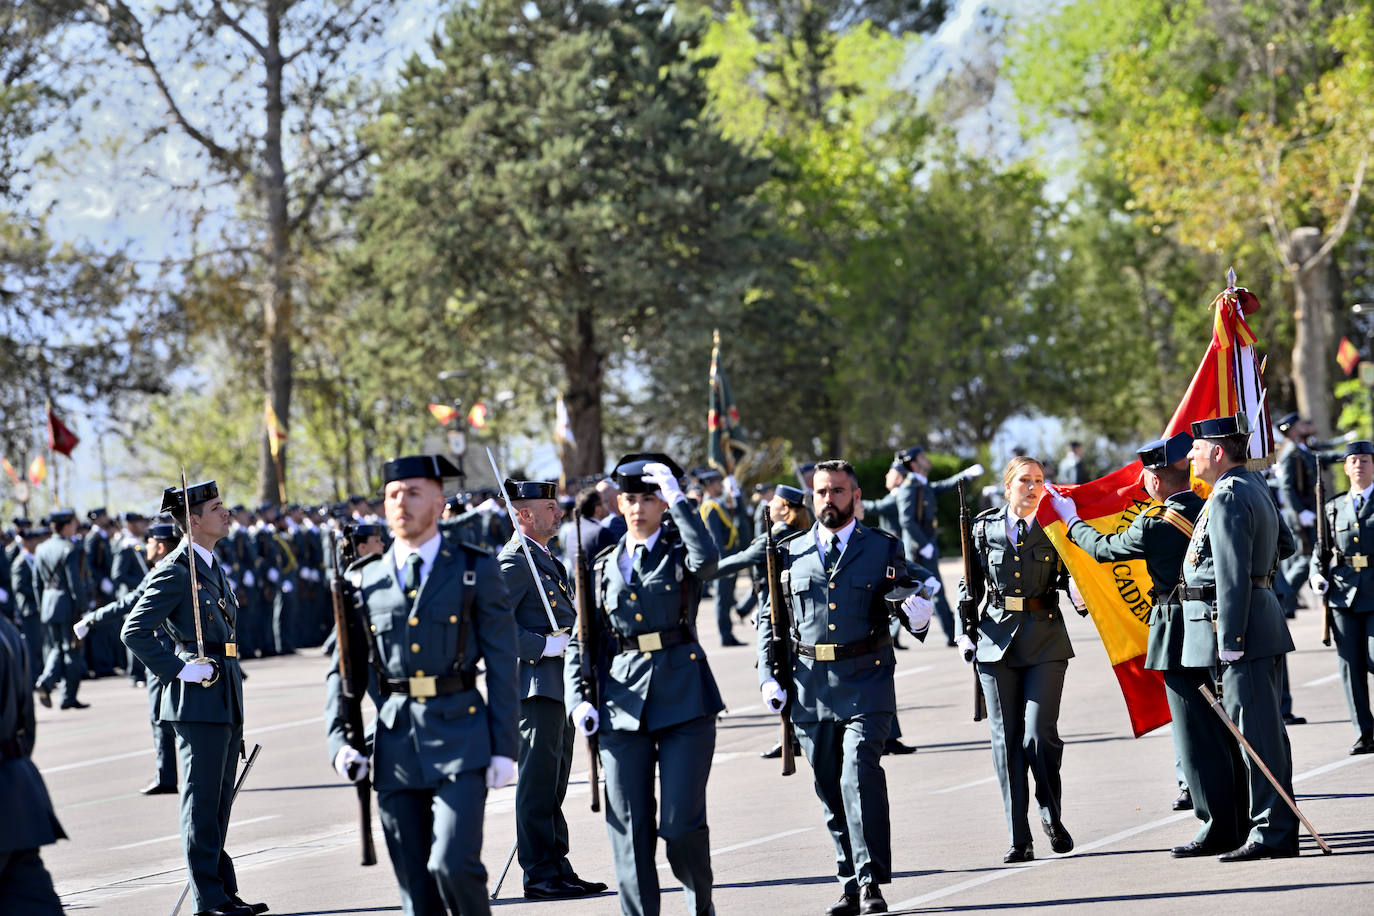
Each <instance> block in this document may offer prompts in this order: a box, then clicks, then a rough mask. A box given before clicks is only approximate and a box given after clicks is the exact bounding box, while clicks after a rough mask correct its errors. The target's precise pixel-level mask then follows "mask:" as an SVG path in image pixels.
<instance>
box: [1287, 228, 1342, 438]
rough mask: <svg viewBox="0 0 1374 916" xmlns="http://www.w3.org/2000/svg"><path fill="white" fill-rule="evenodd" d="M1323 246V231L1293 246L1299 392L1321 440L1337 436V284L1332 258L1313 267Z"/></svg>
mask: <svg viewBox="0 0 1374 916" xmlns="http://www.w3.org/2000/svg"><path fill="white" fill-rule="evenodd" d="M1321 245H1322V233H1321V230H1320V229H1316V228H1314V227H1312V226H1303V227H1301V228H1298V229H1294V230H1293V233H1292V235H1291V237H1290V242H1289V246H1288V252H1287V254H1288V264H1289V270H1290V271H1291V273H1292V277H1293V297H1294V311H1293V324H1294V329H1295V334H1294V339H1293V386H1294V389H1295V391H1296V393H1297V400H1298V413H1299V414H1301V415H1302V416H1303V417H1304V418H1306V419H1308V420H1310V421H1312V425H1313V426H1315V427H1316V430H1317V435H1318V436H1319V437H1322V438H1326V437H1329V436H1330V435H1331V382H1330V377H1329V375H1330V371H1329V370H1330V366H1329V365H1328V363H1329V359H1330V353H1331V333H1332V317H1331V316H1332V311H1333V306H1334V302H1333V296H1334V291H1333V284H1332V282H1331V279H1332V278H1331V257H1330V255H1329V254H1324V255H1322V256H1321V258H1320V259H1318V260H1316V261H1313V260H1312V258H1313V256H1314V255H1316V253H1317V251H1318V249H1320V248H1321Z"/></svg>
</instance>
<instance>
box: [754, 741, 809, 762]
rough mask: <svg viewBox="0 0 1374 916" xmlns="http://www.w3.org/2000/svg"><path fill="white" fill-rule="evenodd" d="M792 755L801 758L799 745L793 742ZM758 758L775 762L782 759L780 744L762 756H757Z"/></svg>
mask: <svg viewBox="0 0 1374 916" xmlns="http://www.w3.org/2000/svg"><path fill="white" fill-rule="evenodd" d="M792 755H793V756H795V757H800V756H801V745H800V744H798V743H797V742H795V741H793V742H792ZM759 756H760V757H762V758H763V759H764V760H777V759H778V758H780V757H782V742H781V741H779V742H778V743H777V744H775V745H773V746H772V747H770V748H769V749H768V750H766V751H764V752H763V753H762V754H759Z"/></svg>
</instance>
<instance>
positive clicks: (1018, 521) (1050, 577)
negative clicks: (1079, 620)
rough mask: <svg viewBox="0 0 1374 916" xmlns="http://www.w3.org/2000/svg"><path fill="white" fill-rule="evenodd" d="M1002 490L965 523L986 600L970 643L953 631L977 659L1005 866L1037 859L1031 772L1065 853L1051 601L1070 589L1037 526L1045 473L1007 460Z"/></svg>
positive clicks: (962, 587)
mask: <svg viewBox="0 0 1374 916" xmlns="http://www.w3.org/2000/svg"><path fill="white" fill-rule="evenodd" d="M1002 488H1003V494H1004V496H1005V498H1006V503H1007V505H1006V508H1005V509H989V510H987V511H986V512H983V513H981V514H980V515H978V516H977V517H976V518H975V519H974V521H973V546H974V550H975V551H976V553H977V555H978V567H977V569H978V571H979V574H980V575H981V577H982V579H983V582H984V583H985V584H986V593H987V600H986V601H985V603H984V605H983V608H982V612H981V615H980V616H979V618H978V643H977V645H976V646H975V645H974V643H973V641H972V640H971V639H970V638H969V636H968V634H966V633H960V634H959V639H958V644H959V647H960V649H961V651H963V653H964V658H965V659H966V660H968V661H973V660H974V659H976V660H977V663H978V666H977V667H978V680H979V682H980V683H981V684H982V686H983V696H984V697H985V698H986V700H987V707H988V725H989V727H990V729H991V732H992V762H993V766H994V769H996V771H997V781H998V783H999V784H1000V785H1001V787H1002V807H1003V809H1004V810H1005V812H1006V816H1007V827H1008V829H1009V831H1010V833H1011V848H1010V849H1008V850H1007V852H1006V854H1005V855H1004V856H1003V857H1002V861H1003V862H1008V863H1011V862H1029V861H1031V860H1032V859H1034V858H1035V846H1034V843H1033V842H1032V839H1031V829H1030V820H1029V818H1028V816H1027V812H1028V809H1029V806H1030V780H1029V777H1028V774H1031V773H1033V774H1034V775H1035V802H1036V806H1037V808H1038V809H1039V813H1040V824H1041V826H1042V827H1043V828H1044V830H1045V835H1046V836H1048V837H1049V840H1050V848H1051V849H1053V850H1054V851H1055V852H1058V853H1065V852H1069V851H1070V850H1072V849H1073V837H1072V836H1071V835H1070V834H1069V831H1068V829H1067V828H1066V827H1065V826H1064V822H1063V819H1062V815H1063V810H1064V805H1063V783H1062V781H1061V779H1060V776H1059V768H1060V765H1061V764H1062V763H1063V759H1064V742H1063V741H1061V740H1060V738H1059V705H1060V700H1061V698H1062V697H1063V694H1064V675H1065V673H1066V672H1067V671H1068V668H1069V659H1071V658H1073V645H1072V643H1070V642H1069V631H1068V628H1067V627H1066V626H1065V625H1064V612H1063V611H1062V610H1061V609H1060V607H1059V594H1058V593H1059V592H1060V591H1061V590H1062V591H1067V590H1068V588H1069V573H1068V569H1067V568H1066V567H1065V566H1064V562H1063V560H1061V559H1060V557H1059V553H1058V552H1057V551H1056V550H1055V549H1054V545H1053V544H1051V543H1050V539H1049V536H1048V535H1046V534H1045V530H1044V529H1043V528H1041V527H1040V525H1039V524H1038V523H1037V522H1036V519H1035V510H1036V507H1037V506H1038V505H1039V504H1040V498H1041V497H1042V496H1043V495H1044V493H1045V469H1044V466H1043V465H1041V464H1040V462H1039V461H1037V460H1035V459H1034V458H1030V457H1027V456H1024V455H1023V456H1018V457H1016V458H1013V459H1012V460H1011V461H1010V462H1008V463H1007V467H1006V469H1005V470H1004V471H1003V473H1002ZM980 591H981V589H980V588H978V584H977V583H970V582H967V581H964V580H961V581H960V583H959V601H960V603H961V605H962V603H963V602H965V601H973V600H974V598H975V596H976V595H977V594H978V593H979V592H980ZM960 620H961V621H962V620H963V614H962V613H961V614H960Z"/></svg>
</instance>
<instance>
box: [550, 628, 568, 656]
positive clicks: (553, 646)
mask: <svg viewBox="0 0 1374 916" xmlns="http://www.w3.org/2000/svg"><path fill="white" fill-rule="evenodd" d="M570 639H572V634H571V633H550V634H549V635H548V636H545V637H544V657H545V658H556V657H557V656H559V655H562V654H563V650H564V649H566V648H568V640H570Z"/></svg>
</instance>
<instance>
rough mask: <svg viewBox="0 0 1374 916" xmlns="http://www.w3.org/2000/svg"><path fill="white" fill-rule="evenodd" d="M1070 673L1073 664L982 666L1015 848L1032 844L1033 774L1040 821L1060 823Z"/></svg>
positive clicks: (980, 671) (996, 760)
mask: <svg viewBox="0 0 1374 916" xmlns="http://www.w3.org/2000/svg"><path fill="white" fill-rule="evenodd" d="M1068 669H1069V662H1068V660H1067V659H1060V660H1058V661H1048V662H1041V663H1040V664H1038V665H1027V666H1024V667H1023V666H1012V665H1008V664H1007V663H1006V662H1002V661H997V662H979V663H978V680H979V681H980V682H981V683H982V685H983V696H984V697H985V698H986V700H987V704H988V723H989V725H990V726H991V729H992V762H993V767H994V769H995V770H996V771H997V781H998V783H1000V784H1001V786H1002V807H1003V808H1004V810H1005V811H1006V815H1007V827H1008V829H1009V830H1010V832H1011V844H1012V845H1013V846H1022V845H1025V844H1026V843H1029V842H1031V830H1030V820H1029V818H1028V816H1027V811H1028V809H1029V806H1030V780H1029V776H1028V774H1031V773H1033V774H1034V775H1035V802H1036V805H1037V806H1038V807H1039V809H1040V820H1041V821H1042V822H1044V823H1052V824H1057V823H1060V815H1061V813H1062V799H1063V784H1062V783H1061V781H1060V778H1059V766H1060V764H1061V763H1062V761H1063V759H1064V742H1063V741H1061V740H1060V739H1059V701H1060V698H1061V697H1062V696H1063V693H1064V674H1065V672H1067V671H1068Z"/></svg>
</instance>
